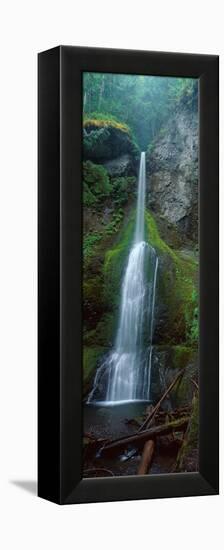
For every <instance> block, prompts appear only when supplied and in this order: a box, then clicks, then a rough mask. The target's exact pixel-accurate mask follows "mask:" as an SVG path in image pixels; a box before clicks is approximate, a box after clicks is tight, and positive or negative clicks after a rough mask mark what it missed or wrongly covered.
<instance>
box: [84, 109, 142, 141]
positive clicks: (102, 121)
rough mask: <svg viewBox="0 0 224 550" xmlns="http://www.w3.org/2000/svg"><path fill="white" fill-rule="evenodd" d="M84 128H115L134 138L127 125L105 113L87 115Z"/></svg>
mask: <svg viewBox="0 0 224 550" xmlns="http://www.w3.org/2000/svg"><path fill="white" fill-rule="evenodd" d="M83 126H84V128H86V127H88V126H93V127H94V128H102V127H103V128H115V129H116V130H120V131H121V132H125V133H126V134H128V135H129V136H130V137H132V132H131V130H130V128H129V126H128V125H127V124H125V123H124V122H120V121H118V120H117V119H116V118H115V117H114V116H112V115H110V114H104V113H91V114H90V115H86V116H85V117H84V121H83Z"/></svg>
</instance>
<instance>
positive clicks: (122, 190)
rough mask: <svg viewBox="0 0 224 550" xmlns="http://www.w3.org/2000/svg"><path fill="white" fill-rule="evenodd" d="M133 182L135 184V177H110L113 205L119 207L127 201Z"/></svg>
mask: <svg viewBox="0 0 224 550" xmlns="http://www.w3.org/2000/svg"><path fill="white" fill-rule="evenodd" d="M134 184H136V178H135V177H130V176H129V177H117V178H113V179H112V181H111V185H112V192H111V196H112V199H113V204H114V205H115V207H121V206H123V205H124V204H125V203H126V202H127V200H128V197H129V195H130V193H131V192H132V191H133V189H134Z"/></svg>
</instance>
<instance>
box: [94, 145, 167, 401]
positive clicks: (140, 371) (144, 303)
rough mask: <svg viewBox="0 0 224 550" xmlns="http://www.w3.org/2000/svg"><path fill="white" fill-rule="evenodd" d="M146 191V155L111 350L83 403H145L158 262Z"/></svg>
mask: <svg viewBox="0 0 224 550" xmlns="http://www.w3.org/2000/svg"><path fill="white" fill-rule="evenodd" d="M145 186H146V169H145V153H141V159H140V168H139V178H138V198H137V215H136V225H135V233H134V241H133V245H132V248H131V250H130V253H129V257H128V262H127V266H126V270H125V273H124V278H123V282H122V288H121V305H120V313H119V323H118V329H117V334H116V338H115V344H114V347H113V350H112V351H111V352H110V353H109V354H108V355H107V356H106V357H105V358H104V360H103V361H102V364H101V365H100V367H99V368H98V370H97V372H96V376H95V380H94V385H93V389H92V391H91V393H90V394H89V397H88V403H91V402H94V401H97V402H98V401H103V402H104V403H105V404H108V403H118V402H124V401H135V400H144V401H147V400H149V398H150V377H151V362H152V340H153V321H154V309H155V294H156V279H157V270H158V258H157V255H156V252H155V250H154V248H153V247H152V246H151V245H149V244H148V243H147V242H146V241H145Z"/></svg>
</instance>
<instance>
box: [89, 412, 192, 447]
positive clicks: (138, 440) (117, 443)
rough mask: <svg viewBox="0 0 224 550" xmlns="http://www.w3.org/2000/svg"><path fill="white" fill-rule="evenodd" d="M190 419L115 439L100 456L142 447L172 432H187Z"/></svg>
mask: <svg viewBox="0 0 224 550" xmlns="http://www.w3.org/2000/svg"><path fill="white" fill-rule="evenodd" d="M189 418H190V417H189V416H186V417H183V418H180V419H178V420H173V421H172V422H169V423H167V424H162V425H160V426H155V427H153V428H150V429H148V430H144V431H142V432H137V433H135V434H132V435H129V436H128V437H127V436H125V437H122V438H120V439H115V440H114V441H111V443H107V444H106V445H105V446H104V447H102V449H101V451H100V455H101V456H103V455H105V454H107V453H110V452H111V451H114V450H115V451H117V450H120V449H123V448H124V447H127V446H128V445H130V444H134V445H137V446H138V445H140V446H142V445H144V443H145V442H146V441H148V440H149V439H154V438H156V437H158V436H161V435H167V434H169V433H171V432H172V431H182V430H185V429H186V428H187V426H188V422H189Z"/></svg>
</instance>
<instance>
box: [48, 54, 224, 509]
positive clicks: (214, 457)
mask: <svg viewBox="0 0 224 550" xmlns="http://www.w3.org/2000/svg"><path fill="white" fill-rule="evenodd" d="M38 81H39V84H38V96H39V100H38V126H39V134H38V149H39V151H38V172H39V174H38V188H39V191H38V217H39V230H38V241H39V244H38V258H39V270H38V309H39V316H38V494H39V496H40V497H43V498H46V499H49V500H51V501H54V502H56V503H59V504H73V503H82V502H98V501H114V500H130V499H147V498H161V497H177V496H194V495H209V494H217V493H218V477H219V472H218V430H219V427H218V399H219V395H218V57H217V56H211V55H192V54H176V53H175V54H174V53H161V52H145V51H128V50H107V49H96V48H82V47H81V48H80V47H68V46H60V47H57V48H54V49H51V50H48V51H45V52H42V53H40V54H39V59H38Z"/></svg>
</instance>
